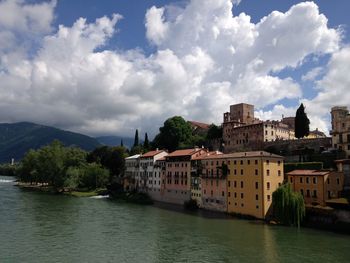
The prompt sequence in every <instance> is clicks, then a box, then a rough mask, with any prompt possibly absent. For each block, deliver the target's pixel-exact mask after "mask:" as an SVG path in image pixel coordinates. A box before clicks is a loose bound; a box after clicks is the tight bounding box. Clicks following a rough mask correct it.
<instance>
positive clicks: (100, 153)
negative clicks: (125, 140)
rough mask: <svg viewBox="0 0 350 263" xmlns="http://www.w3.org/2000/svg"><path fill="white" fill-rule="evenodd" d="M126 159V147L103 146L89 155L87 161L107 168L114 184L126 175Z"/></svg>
mask: <svg viewBox="0 0 350 263" xmlns="http://www.w3.org/2000/svg"><path fill="white" fill-rule="evenodd" d="M125 157H127V154H126V151H125V148H124V147H108V146H102V147H99V148H96V149H95V150H94V151H92V152H91V153H89V155H88V157H87V160H88V162H89V163H99V164H101V165H102V166H103V167H105V168H107V169H108V170H109V172H110V182H114V181H115V180H116V178H118V177H121V175H122V174H123V173H124V169H125Z"/></svg>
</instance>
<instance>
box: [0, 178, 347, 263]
mask: <svg viewBox="0 0 350 263" xmlns="http://www.w3.org/2000/svg"><path fill="white" fill-rule="evenodd" d="M0 262H36V263H37V262H142V263H143V262H269V263H273V262H298V263H299V262H317V263H319V262H332V263H336V262H350V237H349V236H347V235H340V234H334V233H330V232H323V231H317V230H312V229H300V230H298V229H295V228H288V227H280V226H268V225H264V224H261V223H257V222H254V221H245V220H238V219H227V218H222V219H217V218H210V217H204V216H199V215H192V214H186V213H180V212H176V211H171V210H166V209H163V208H159V207H154V206H139V205H133V204H126V203H121V202H116V201H111V200H108V199H93V198H77V197H70V196H57V195H49V194H43V193H38V192H31V191H25V190H21V189H19V188H17V187H15V186H14V182H12V181H11V178H9V177H1V176H0Z"/></svg>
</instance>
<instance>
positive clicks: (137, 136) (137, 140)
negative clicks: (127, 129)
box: [134, 129, 139, 147]
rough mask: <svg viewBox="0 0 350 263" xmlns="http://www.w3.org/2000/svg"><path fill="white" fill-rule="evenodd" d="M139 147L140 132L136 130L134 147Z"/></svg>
mask: <svg viewBox="0 0 350 263" xmlns="http://www.w3.org/2000/svg"><path fill="white" fill-rule="evenodd" d="M138 145H139V130H138V129H136V131H135V139H134V147H136V146H138Z"/></svg>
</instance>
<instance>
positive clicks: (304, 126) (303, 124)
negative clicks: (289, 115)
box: [295, 103, 310, 139]
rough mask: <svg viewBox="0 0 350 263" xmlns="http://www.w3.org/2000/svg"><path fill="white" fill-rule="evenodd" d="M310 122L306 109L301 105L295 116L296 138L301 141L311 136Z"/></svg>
mask: <svg viewBox="0 0 350 263" xmlns="http://www.w3.org/2000/svg"><path fill="white" fill-rule="evenodd" d="M309 126H310V120H309V118H308V117H307V115H306V113H305V107H304V105H303V104H302V103H301V104H300V106H299V108H298V110H297V112H296V115H295V137H296V138H298V139H300V138H304V137H306V136H308V135H309V133H310V127H309Z"/></svg>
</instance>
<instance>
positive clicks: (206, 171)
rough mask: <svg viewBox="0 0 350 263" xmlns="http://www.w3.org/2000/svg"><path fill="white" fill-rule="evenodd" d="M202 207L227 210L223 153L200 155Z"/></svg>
mask: <svg viewBox="0 0 350 263" xmlns="http://www.w3.org/2000/svg"><path fill="white" fill-rule="evenodd" d="M201 167H202V172H201V183H202V185H201V186H202V207H203V208H204V209H207V210H213V211H221V212H227V175H228V172H229V171H228V166H227V159H225V155H224V154H222V153H220V152H218V153H216V154H208V155H207V156H203V157H201Z"/></svg>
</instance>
